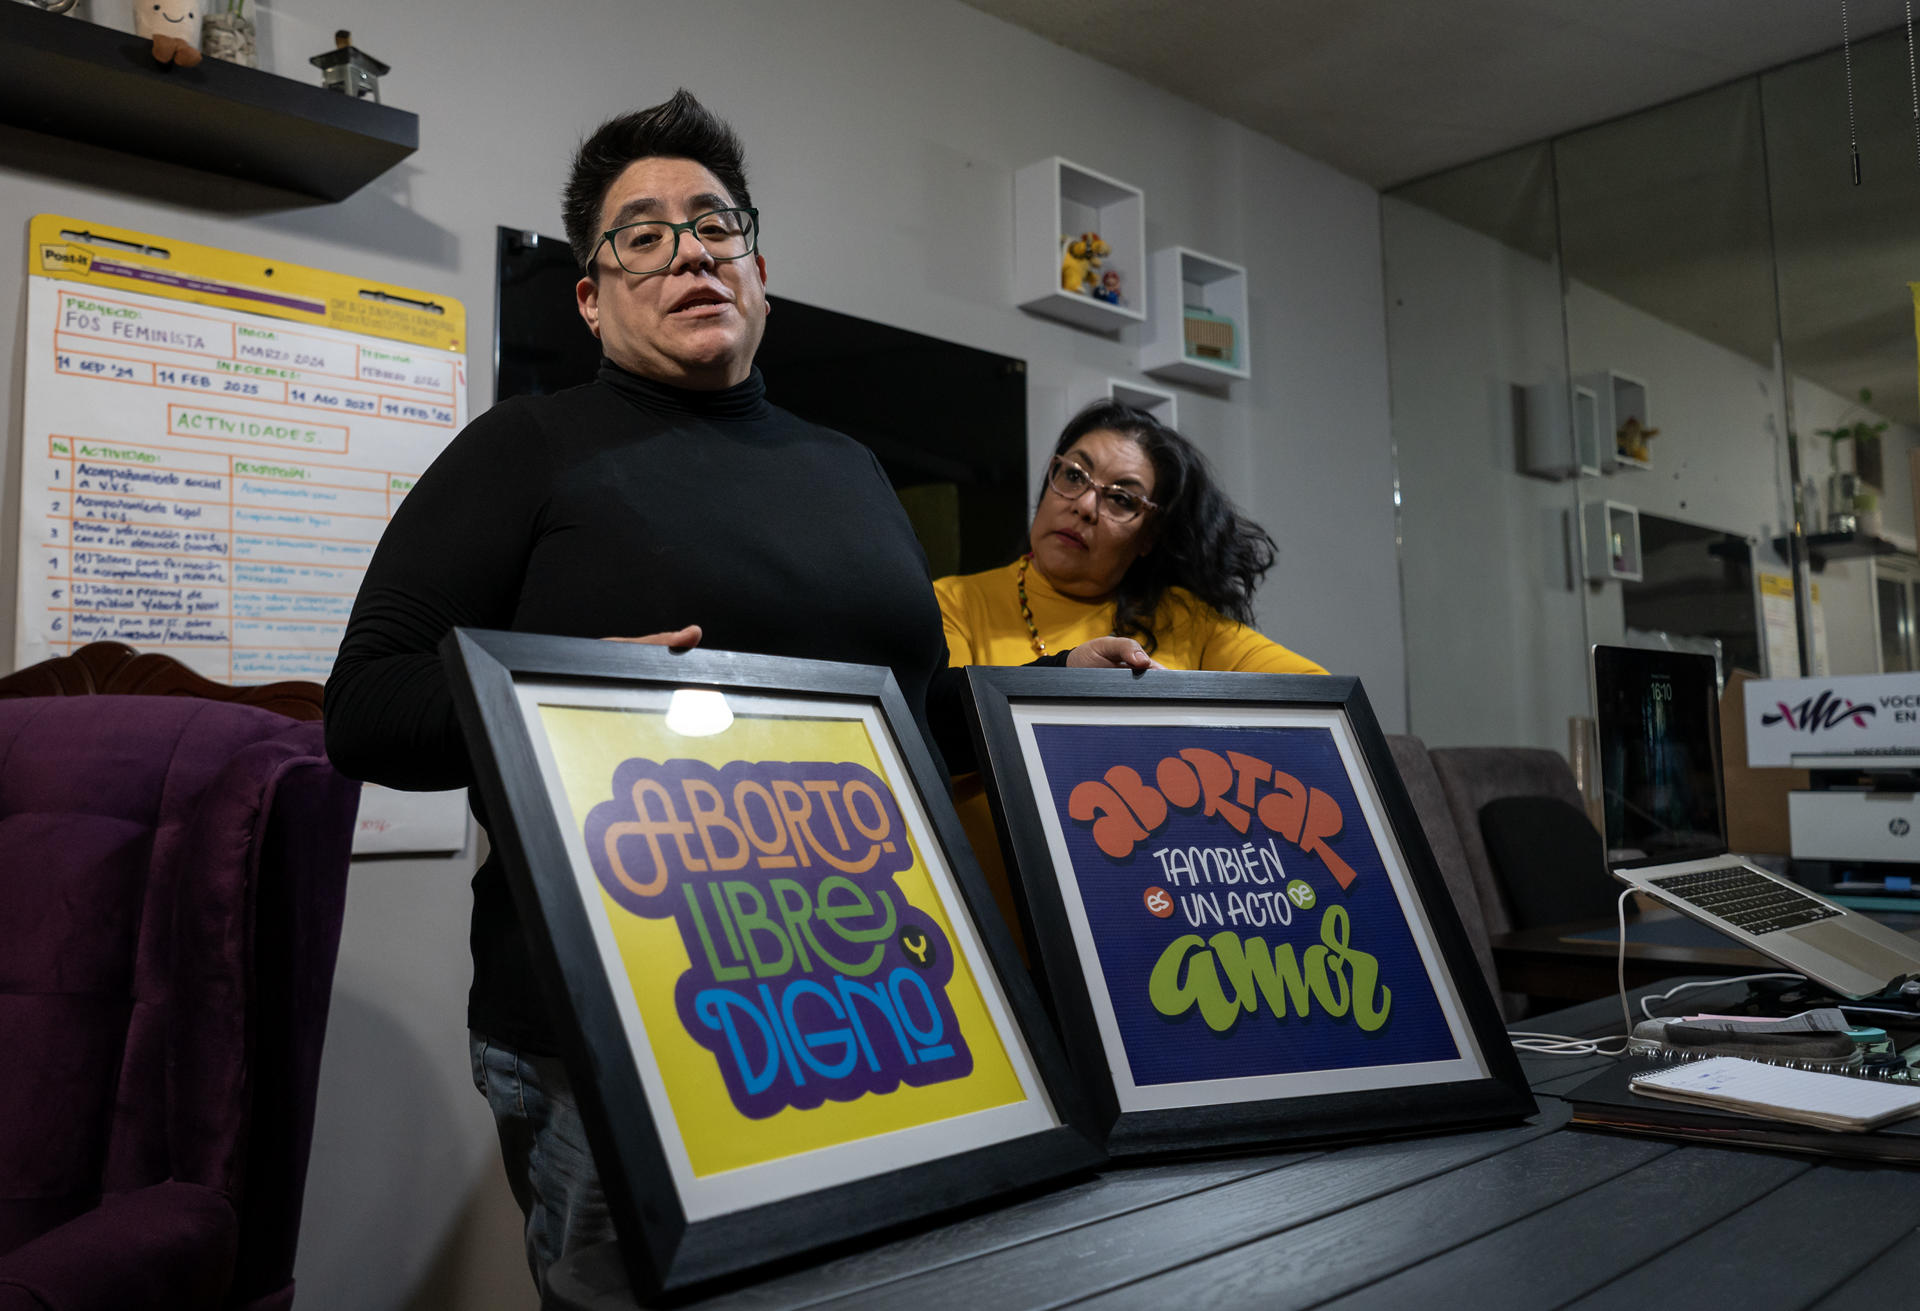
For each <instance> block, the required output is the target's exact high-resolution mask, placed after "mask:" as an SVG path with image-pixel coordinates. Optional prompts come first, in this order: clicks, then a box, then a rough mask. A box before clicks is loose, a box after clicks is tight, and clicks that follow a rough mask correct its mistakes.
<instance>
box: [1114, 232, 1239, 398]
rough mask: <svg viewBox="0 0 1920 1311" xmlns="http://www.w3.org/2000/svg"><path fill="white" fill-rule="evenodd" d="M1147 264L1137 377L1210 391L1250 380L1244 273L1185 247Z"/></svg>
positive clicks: (1159, 252) (1157, 254)
mask: <svg viewBox="0 0 1920 1311" xmlns="http://www.w3.org/2000/svg"><path fill="white" fill-rule="evenodd" d="M1147 263H1148V277H1149V279H1150V280H1151V286H1150V287H1149V289H1148V294H1147V303H1148V306H1149V307H1150V309H1151V311H1152V313H1151V315H1150V316H1149V318H1148V320H1147V335H1146V339H1145V340H1144V341H1143V342H1142V343H1141V346H1140V369H1141V372H1143V373H1149V374H1152V375H1153V376H1154V377H1156V378H1164V379H1166V380H1167V381H1169V382H1185V383H1191V384H1193V385H1195V386H1198V387H1213V388H1223V387H1225V386H1226V385H1227V384H1228V383H1229V382H1231V381H1232V380H1234V379H1236V378H1251V377H1252V376H1253V371H1252V369H1251V368H1249V367H1248V361H1249V359H1250V358H1251V356H1250V354H1249V346H1248V341H1247V271H1246V270H1245V269H1243V268H1241V267H1240V266H1239V265H1238V264H1229V263H1227V262H1226V261H1225V260H1221V259H1215V258H1214V257H1213V256H1211V255H1202V254H1201V253H1200V252H1199V251H1197V250H1188V249H1187V248H1186V247H1184V246H1169V247H1167V248H1166V249H1165V250H1156V251H1154V252H1153V257H1152V258H1151V259H1150V260H1149V261H1148V262H1147ZM1215 352H1218V354H1216V353H1215Z"/></svg>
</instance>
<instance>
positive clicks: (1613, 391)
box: [1579, 369, 1653, 473]
mask: <svg viewBox="0 0 1920 1311" xmlns="http://www.w3.org/2000/svg"><path fill="white" fill-rule="evenodd" d="M1579 385H1580V386H1582V387H1585V388H1587V389H1588V390H1590V391H1591V392H1593V394H1594V399H1595V401H1596V402H1597V404H1598V409H1599V415H1598V418H1599V428H1600V469H1601V471H1602V472H1603V473H1612V472H1613V471H1614V470H1615V469H1650V468H1652V467H1653V465H1652V462H1651V461H1648V460H1636V459H1634V458H1633V457H1632V456H1628V455H1622V454H1620V428H1621V426H1622V425H1623V424H1625V423H1626V421H1627V420H1628V419H1638V420H1640V426H1641V427H1642V428H1651V427H1652V426H1653V420H1652V419H1651V418H1649V417H1648V409H1647V384H1646V383H1644V382H1642V381H1641V380H1640V379H1638V378H1631V377H1628V376H1627V375H1626V374H1624V373H1618V372H1616V371H1614V370H1612V369H1603V370H1601V371H1600V372H1598V373H1589V374H1584V375H1582V377H1581V378H1580V380H1579Z"/></svg>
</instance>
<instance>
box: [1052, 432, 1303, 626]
mask: <svg viewBox="0 0 1920 1311" xmlns="http://www.w3.org/2000/svg"><path fill="white" fill-rule="evenodd" d="M1102 429H1104V430H1106V431H1108V432H1114V433H1118V434H1119V435H1120V436H1122V437H1124V438H1126V439H1127V440H1128V441H1130V442H1132V443H1133V444H1134V445H1136V446H1138V447H1139V448H1140V449H1141V450H1142V451H1143V452H1145V454H1146V457H1147V459H1148V460H1149V461H1150V462H1151V463H1152V464H1153V502H1154V505H1155V506H1156V508H1155V509H1154V510H1153V512H1152V518H1151V519H1150V520H1149V521H1148V523H1147V524H1146V525H1145V527H1144V531H1150V532H1152V533H1154V534H1155V538H1154V545H1153V549H1152V550H1151V551H1149V552H1148V553H1147V554H1145V555H1143V556H1141V557H1140V558H1139V559H1137V560H1135V561H1134V562H1133V563H1132V564H1131V565H1130V566H1128V568H1127V572H1126V574H1125V576H1123V577H1122V578H1121V579H1120V586H1119V587H1117V588H1116V589H1115V590H1114V598H1113V599H1114V610H1113V631H1114V632H1115V633H1116V634H1118V635H1119V636H1121V637H1131V638H1135V639H1137V640H1138V641H1139V643H1140V645H1142V646H1144V647H1145V648H1146V649H1147V650H1149V651H1151V650H1153V649H1154V646H1155V645H1156V643H1155V635H1154V631H1153V626H1154V623H1155V622H1156V620H1159V619H1160V618H1161V616H1160V608H1161V606H1162V605H1163V604H1164V603H1165V602H1166V600H1167V593H1168V592H1169V591H1171V590H1172V589H1173V588H1175V587H1181V588H1185V589H1186V590H1187V591H1188V592H1190V593H1191V594H1192V595H1193V596H1194V597H1196V598H1198V599H1199V600H1200V601H1201V602H1202V603H1204V604H1206V605H1209V606H1212V607H1213V608H1214V609H1215V610H1218V611H1219V612H1220V613H1221V614H1223V615H1225V616H1226V617H1227V618H1229V619H1235V620H1238V621H1239V622H1241V623H1243V624H1249V625H1250V624H1252V623H1253V593H1254V589H1255V588H1257V587H1258V586H1259V585H1260V580H1261V579H1262V578H1263V577H1265V576H1266V573H1267V570H1269V569H1271V568H1273V562H1274V560H1275V558H1276V557H1277V555H1278V548H1277V547H1275V546H1274V544H1273V538H1272V537H1271V536H1269V535H1268V533H1267V530H1266V529H1264V528H1262V527H1261V526H1260V525H1259V524H1257V523H1255V522H1254V521H1253V520H1251V519H1249V518H1247V517H1246V516H1245V515H1243V514H1241V513H1240V512H1239V510H1237V509H1235V508H1234V505H1233V502H1232V501H1230V500H1228V499H1227V495H1226V493H1225V492H1223V491H1221V490H1220V485H1219V483H1218V482H1216V481H1215V479H1214V476H1213V470H1212V469H1211V468H1209V467H1208V465H1207V458H1206V456H1204V455H1202V454H1201V453H1200V451H1199V448H1198V447H1196V446H1195V445H1194V444H1193V443H1192V442H1190V441H1188V440H1187V439H1186V438H1185V437H1182V436H1181V435H1180V434H1179V433H1177V432H1175V431H1174V430H1173V429H1171V428H1169V427H1167V426H1166V425H1165V424H1164V423H1161V422H1160V421H1159V420H1158V419H1156V418H1154V417H1153V416H1152V415H1151V414H1148V413H1147V412H1146V411H1145V410H1136V409H1134V408H1133V407H1132V406H1130V405H1122V404H1121V403H1120V402H1118V401H1095V402H1094V403H1093V404H1091V405H1089V406H1087V407H1086V408H1085V409H1084V410H1081V411H1080V413H1078V414H1076V415H1074V416H1073V418H1072V419H1070V420H1068V421H1067V426H1066V428H1065V429H1063V430H1062V431H1061V433H1060V440H1059V441H1057V442H1055V443H1054V444H1053V453H1054V454H1055V455H1065V454H1066V453H1067V450H1068V448H1070V447H1071V446H1072V445H1073V444H1074V443H1075V442H1077V441H1079V440H1080V439H1081V438H1082V437H1084V436H1086V435H1087V434H1088V433H1090V432H1098V431H1101V430H1102ZM1040 494H1041V495H1042V496H1045V495H1046V494H1047V487H1046V483H1045V482H1044V481H1043V482H1042V483H1041V485H1040Z"/></svg>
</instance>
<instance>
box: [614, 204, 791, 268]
mask: <svg viewBox="0 0 1920 1311" xmlns="http://www.w3.org/2000/svg"><path fill="white" fill-rule="evenodd" d="M682 232H691V233H692V234H693V235H694V237H695V238H696V239H697V240H698V241H699V242H700V244H701V245H702V246H705V247H706V248H707V254H709V255H711V256H713V257H714V258H715V259H717V260H732V259H745V258H746V257H747V256H748V255H751V254H753V252H754V251H755V250H756V249H758V247H759V245H760V211H759V210H757V209H715V210H709V211H708V212H706V213H705V214H696V215H694V216H693V217H692V218H690V219H688V220H687V221H686V222H685V223H669V222H668V221H667V220H665V219H641V220H640V221H639V222H638V223H622V224H621V225H620V226H619V227H617V228H608V229H607V230H606V231H605V232H602V233H601V234H600V240H601V241H603V242H605V243H607V244H608V245H609V246H612V247H613V258H614V261H615V262H616V263H618V264H619V265H620V267H621V268H623V269H625V270H626V271H627V272H628V273H658V272H659V271H660V270H661V269H664V268H666V267H668V266H669V265H671V264H672V263H673V261H674V257H675V256H676V255H677V254H678V253H679V251H680V234H681V233H682ZM595 253H596V254H597V253H598V250H597V249H596V251H595ZM589 262H591V261H589Z"/></svg>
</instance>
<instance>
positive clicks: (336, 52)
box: [307, 28, 387, 105]
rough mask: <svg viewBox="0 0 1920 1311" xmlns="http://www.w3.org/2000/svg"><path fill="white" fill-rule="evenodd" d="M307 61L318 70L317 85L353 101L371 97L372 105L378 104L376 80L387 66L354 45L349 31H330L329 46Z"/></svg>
mask: <svg viewBox="0 0 1920 1311" xmlns="http://www.w3.org/2000/svg"><path fill="white" fill-rule="evenodd" d="M307 62H308V63H309V64H312V65H313V66H314V67H315V68H317V69H319V70H320V84H321V85H322V86H324V87H326V88H327V90H329V91H339V92H341V93H343V94H345V95H349V96H352V97H353V98H354V99H355V100H358V99H360V98H361V97H362V96H372V97H373V103H374V104H376V105H377V104H379V103H380V79H381V78H383V77H385V76H386V74H387V66H386V65H385V64H383V63H381V62H380V61H379V60H377V59H375V58H374V57H373V56H372V55H370V54H368V53H367V52H366V51H364V50H362V49H360V48H359V47H358V46H356V45H354V44H353V33H351V32H349V31H347V30H346V29H345V28H341V29H340V30H339V31H338V32H335V33H334V34H333V49H331V50H329V51H327V52H326V53H325V54H323V55H315V56H314V57H313V58H312V59H309V60H308V61H307Z"/></svg>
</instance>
